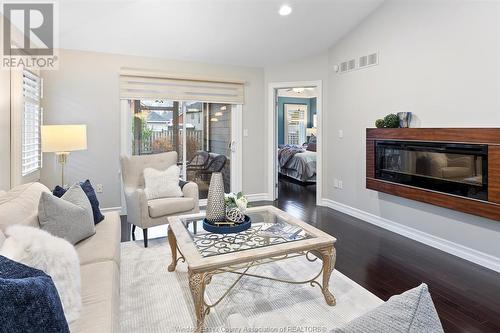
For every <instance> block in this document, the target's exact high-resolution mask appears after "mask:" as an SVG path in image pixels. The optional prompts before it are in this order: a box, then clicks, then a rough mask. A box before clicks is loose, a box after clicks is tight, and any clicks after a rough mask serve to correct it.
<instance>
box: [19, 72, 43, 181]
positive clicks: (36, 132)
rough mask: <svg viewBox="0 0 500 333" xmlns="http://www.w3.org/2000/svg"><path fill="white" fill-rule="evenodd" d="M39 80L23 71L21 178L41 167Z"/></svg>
mask: <svg viewBox="0 0 500 333" xmlns="http://www.w3.org/2000/svg"><path fill="white" fill-rule="evenodd" d="M41 98H42V80H41V78H40V77H39V76H38V75H36V74H34V73H32V72H30V71H28V70H26V69H25V70H23V99H24V101H23V103H24V114H23V127H22V128H23V133H22V152H21V156H22V163H21V167H22V172H21V173H22V176H26V175H28V174H30V173H32V172H35V171H37V170H39V169H40V168H41V167H42V153H41V138H40V135H41V133H40V127H41V124H42V108H41V106H40V101H41Z"/></svg>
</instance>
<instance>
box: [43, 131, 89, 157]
mask: <svg viewBox="0 0 500 333" xmlns="http://www.w3.org/2000/svg"><path fill="white" fill-rule="evenodd" d="M86 149H87V125H44V126H42V152H44V153H59V152H70V151H75V150H86Z"/></svg>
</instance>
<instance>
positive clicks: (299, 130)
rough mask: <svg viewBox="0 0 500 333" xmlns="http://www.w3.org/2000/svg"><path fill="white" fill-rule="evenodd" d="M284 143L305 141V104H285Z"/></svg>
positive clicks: (292, 143) (296, 143)
mask: <svg viewBox="0 0 500 333" xmlns="http://www.w3.org/2000/svg"><path fill="white" fill-rule="evenodd" d="M285 117H286V121H285V144H289V145H301V144H303V143H304V142H306V128H307V105H301V104H285Z"/></svg>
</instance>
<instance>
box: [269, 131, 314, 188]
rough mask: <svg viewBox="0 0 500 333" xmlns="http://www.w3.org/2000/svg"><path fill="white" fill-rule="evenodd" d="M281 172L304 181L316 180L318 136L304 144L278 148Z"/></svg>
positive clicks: (312, 181) (311, 181)
mask: <svg viewBox="0 0 500 333" xmlns="http://www.w3.org/2000/svg"><path fill="white" fill-rule="evenodd" d="M278 166H279V173H280V174H282V175H284V176H287V177H290V178H293V179H295V180H298V181H300V182H303V183H315V182H316V137H312V138H311V139H310V140H309V142H308V143H306V144H304V145H303V146H294V145H282V146H280V147H279V148H278Z"/></svg>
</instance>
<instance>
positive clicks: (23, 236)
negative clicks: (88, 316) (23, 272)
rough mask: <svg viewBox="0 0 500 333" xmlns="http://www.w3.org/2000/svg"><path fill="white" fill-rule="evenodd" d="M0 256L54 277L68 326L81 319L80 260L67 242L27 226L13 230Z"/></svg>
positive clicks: (15, 227) (12, 227) (7, 232)
mask: <svg viewBox="0 0 500 333" xmlns="http://www.w3.org/2000/svg"><path fill="white" fill-rule="evenodd" d="M6 235H7V239H6V240H5V241H4V243H3V246H2V248H1V249H0V255H3V256H5V257H7V258H9V259H11V260H14V261H17V262H20V263H22V264H25V265H27V266H30V267H33V268H37V269H39V270H42V271H44V272H45V273H46V274H48V275H50V277H52V280H53V281H54V284H55V286H56V288H57V292H58V293H59V298H60V299H61V302H62V305H63V308H64V315H65V317H66V320H67V321H68V323H71V322H73V321H74V320H76V319H78V317H79V316H80V309H81V307H82V299H81V293H80V292H81V290H80V289H81V287H80V260H79V259H78V254H77V253H76V250H75V248H74V247H73V245H71V244H70V243H69V242H68V241H66V240H64V239H62V238H59V237H55V236H52V235H51V234H49V233H48V232H46V231H43V230H41V229H37V228H34V227H27V226H18V225H15V226H11V227H9V228H8V229H7V230H6Z"/></svg>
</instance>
